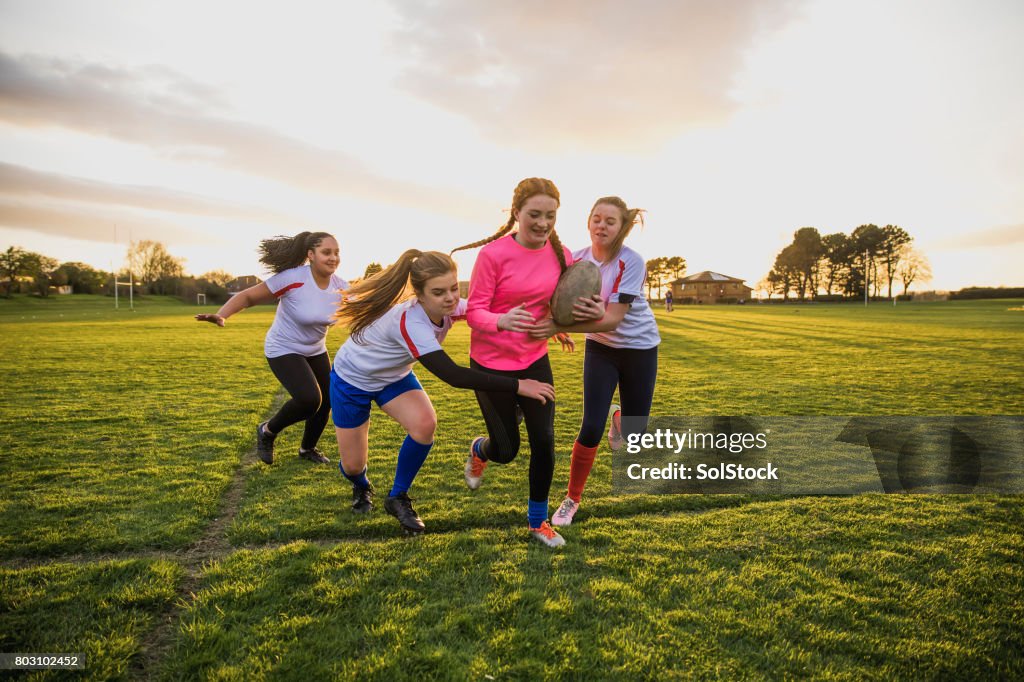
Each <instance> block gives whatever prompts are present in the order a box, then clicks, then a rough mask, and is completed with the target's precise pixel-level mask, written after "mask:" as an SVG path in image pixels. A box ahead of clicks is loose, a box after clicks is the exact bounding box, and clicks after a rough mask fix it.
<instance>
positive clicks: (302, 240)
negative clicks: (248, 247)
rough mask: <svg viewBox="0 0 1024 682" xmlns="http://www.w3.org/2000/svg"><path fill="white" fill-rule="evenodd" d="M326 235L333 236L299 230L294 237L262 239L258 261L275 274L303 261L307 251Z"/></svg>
mask: <svg viewBox="0 0 1024 682" xmlns="http://www.w3.org/2000/svg"><path fill="white" fill-rule="evenodd" d="M327 237H330V238H331V239H333V238H334V237H333V235H331V234H330V233H328V232H300V233H298V234H297V235H295V236H294V237H285V236H278V237H271V238H270V239H264V240H263V241H261V242H260V247H259V252H260V262H261V263H263V264H264V265H266V266H267V267H268V268H270V270H271V271H272V272H273V273H275V274H276V273H278V272H283V271H284V270H287V269H289V268H294V267H297V266H299V265H302V264H303V263H305V262H306V259H307V255H308V254H309V252H310V251H311V250H314V249H316V247H318V246H320V242H322V241H323V240H324V239H325V238H327Z"/></svg>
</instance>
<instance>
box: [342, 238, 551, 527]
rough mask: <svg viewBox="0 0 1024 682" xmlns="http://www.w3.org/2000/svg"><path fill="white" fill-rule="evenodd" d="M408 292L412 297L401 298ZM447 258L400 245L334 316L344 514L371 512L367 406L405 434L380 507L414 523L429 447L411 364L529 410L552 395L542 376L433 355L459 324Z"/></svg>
mask: <svg viewBox="0 0 1024 682" xmlns="http://www.w3.org/2000/svg"><path fill="white" fill-rule="evenodd" d="M409 286H411V287H412V291H413V293H414V294H415V297H414V298H412V299H411V300H407V301H401V299H403V298H405V297H406V296H407V291H408V287H409ZM465 311H466V304H465V301H460V300H459V281H458V274H457V272H456V266H455V262H454V261H453V260H452V259H451V258H450V257H449V256H447V255H445V254H443V253H438V252H436V251H427V252H425V253H421V252H420V251H417V250H415V249H410V250H409V251H406V252H405V253H403V254H402V256H401V258H399V259H398V262H396V263H395V264H394V265H392V266H390V267H388V268H387V269H386V270H383V271H381V272H379V273H377V274H376V275H374V276H373V277H371V278H369V279H366V280H363V281H362V282H359V283H358V284H356V285H355V286H353V287H352V288H351V289H350V290H349V292H348V295H347V296H346V298H345V302H344V303H342V305H341V307H340V309H339V310H338V319H340V320H342V321H344V322H347V323H348V324H349V326H350V328H351V336H350V337H349V339H348V340H347V341H346V342H345V344H344V345H343V346H342V347H341V349H340V350H339V351H338V354H337V356H335V358H334V369H333V371H331V373H330V374H331V405H332V406H333V415H334V425H335V427H337V428H336V431H337V434H338V452H339V455H340V462H339V469H340V470H341V473H342V474H343V475H344V476H345V478H347V479H348V480H349V481H351V483H352V509H353V510H354V511H356V512H361V513H365V512H368V511H370V509H371V508H372V507H373V486H371V485H370V481H369V480H368V479H367V477H366V461H367V453H368V449H369V428H370V422H369V417H370V407H371V403H372V402H376V403H377V405H379V406H380V409H381V410H382V411H383V412H384V413H385V414H387V415H388V416H390V417H391V418H392V419H394V420H395V421H397V422H398V423H399V424H400V425H401V427H402V428H403V429H405V431H406V433H407V434H408V435H407V436H406V437H405V441H404V442H403V443H402V446H401V448H400V449H399V451H398V463H397V465H396V467H395V478H394V482H393V483H392V486H391V490H390V492H389V493H388V496H387V497H386V498H385V499H384V509H385V511H387V512H388V513H389V514H391V515H392V516H394V517H395V518H397V519H398V522H399V524H400V525H401V526H402V528H403V529H404V530H405V531H406V532H407V533H410V534H415V533H422V532H423V530H424V525H423V521H422V520H421V519H420V517H419V515H418V514H417V513H416V511H415V510H414V509H413V508H412V501H411V500H410V498H409V495H408V491H409V488H410V487H411V486H412V482H413V479H415V478H416V474H417V473H418V472H419V470H420V467H421V466H423V462H424V461H425V460H426V458H427V454H428V453H429V452H430V448H431V447H432V446H433V444H434V431H435V429H436V428H437V415H436V414H435V413H434V406H433V405H432V404H431V402H430V398H429V397H428V396H427V394H426V392H424V390H423V387H422V386H421V385H420V382H419V380H417V378H416V374H415V373H414V372H413V370H412V367H413V365H414V364H415V363H416V361H419V362H420V363H421V364H422V365H423V366H424V367H426V368H427V369H428V370H429V371H430V372H431V373H433V374H435V375H436V376H437V377H438V378H439V379H441V380H442V381H444V382H446V383H447V384H449V385H451V386H454V387H455V388H471V389H475V390H480V391H488V392H493V393H494V394H495V395H501V396H505V395H507V396H509V397H510V398H512V397H513V396H515V395H517V394H518V395H520V396H523V397H524V398H528V399H529V400H530V401H532V402H535V403H537V404H539V405H543V404H551V402H552V401H553V400H554V399H555V392H554V388H553V387H552V386H551V382H550V380H548V381H547V382H543V381H537V380H534V379H532V378H528V377H523V378H513V377H505V376H495V375H493V374H487V373H485V372H480V371H477V370H474V369H469V368H466V367H460V366H458V365H456V364H455V362H454V361H453V360H452V359H451V358H450V357H449V356H448V354H447V353H445V352H444V351H443V350H442V349H441V344H442V343H443V342H444V339H445V337H446V336H447V334H448V330H449V329H451V327H452V324H453V323H454V322H455V321H457V320H461V319H464V317H465Z"/></svg>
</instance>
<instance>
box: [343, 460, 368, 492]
mask: <svg viewBox="0 0 1024 682" xmlns="http://www.w3.org/2000/svg"><path fill="white" fill-rule="evenodd" d="M338 471H340V472H341V475H342V476H344V477H345V478H347V479H348V480H350V481H352V484H353V485H357V486H359V487H360V488H369V487H370V479H368V478H367V477H366V467H363V470H362V471H360V472H359V473H358V474H347V473H345V467H343V466H342V465H341V462H338Z"/></svg>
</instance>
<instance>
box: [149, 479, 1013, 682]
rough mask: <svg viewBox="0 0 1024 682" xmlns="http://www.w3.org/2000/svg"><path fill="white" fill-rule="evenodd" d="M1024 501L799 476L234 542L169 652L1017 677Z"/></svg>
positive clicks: (519, 670) (639, 669)
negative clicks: (836, 486)
mask: <svg viewBox="0 0 1024 682" xmlns="http://www.w3.org/2000/svg"><path fill="white" fill-rule="evenodd" d="M1022 522H1024V513H1022V509H1021V506H1020V505H1019V503H1018V502H1017V501H1016V500H1006V499H997V498H969V497H961V498H953V499H942V498H930V497H929V498H911V497H907V496H891V497H883V496H866V497H861V498H857V499H855V500H847V499H813V498H798V499H793V500H787V501H784V502H773V503H752V504H749V505H747V506H745V507H744V508H742V509H727V510H719V511H714V512H709V513H706V514H686V513H670V514H664V515H662V514H640V515H630V516H623V517H618V518H616V517H612V518H605V519H602V520H601V521H600V522H596V521H591V522H590V523H587V524H583V525H580V526H579V527H578V528H576V527H574V528H571V529H569V531H568V532H567V535H569V537H570V544H569V545H567V547H566V548H565V551H563V552H558V553H551V552H549V551H547V550H545V549H543V548H541V547H539V546H533V545H528V544H526V543H524V542H522V538H521V534H520V533H517V532H515V531H514V530H507V529H506V530H497V529H471V530H465V531H463V532H459V533H445V534H436V535H428V536H425V537H424V538H422V539H418V540H415V541H405V540H400V539H393V540H387V541H383V542H372V543H342V544H339V545H335V546H332V547H319V546H316V545H310V544H305V543H302V542H299V543H295V544H291V545H287V546H285V547H281V548H279V549H275V550H254V551H242V552H237V553H235V554H233V555H232V556H231V557H229V558H227V559H225V560H224V561H223V562H220V563H218V564H217V565H215V566H212V567H211V568H210V569H209V570H208V571H207V573H206V575H205V581H206V588H205V589H204V590H203V591H202V592H201V593H199V594H198V595H197V597H196V600H195V601H194V603H193V604H192V605H191V606H190V608H189V609H188V610H187V612H186V613H185V614H184V616H183V618H182V625H181V634H180V639H179V643H178V649H177V650H176V651H175V652H174V654H173V656H171V657H170V661H171V662H170V664H169V666H168V670H167V672H168V674H169V675H170V676H173V677H179V676H180V677H190V678H191V677H197V676H211V677H216V678H221V679H251V678H253V677H261V676H263V675H272V676H275V677H276V676H280V677H282V678H286V679H294V678H300V677H302V678H307V679H309V678H312V679H319V678H327V677H333V676H342V677H356V676H359V677H364V676H365V677H371V678H378V679H420V678H422V677H423V676H425V675H430V674H433V673H436V672H437V671H439V670H442V671H450V672H451V675H452V677H471V678H477V679H479V678H482V677H483V676H484V675H491V676H493V677H495V678H496V679H538V678H551V677H554V678H558V677H564V676H578V677H580V678H607V677H631V678H635V677H652V678H653V677H657V678H661V677H663V676H664V675H672V674H675V675H678V676H680V677H691V676H697V677H716V676H725V677H730V678H732V677H743V676H765V677H802V676H805V675H807V674H809V673H813V674H818V675H825V676H828V675H840V674H841V675H845V676H850V677H873V676H878V677H883V678H887V679H891V678H893V677H902V678H911V677H921V676H924V677H940V678H955V679H964V678H972V677H973V678H981V677H984V676H986V675H987V674H993V673H994V674H997V675H1002V676H1005V677H1014V676H1017V675H1020V674H1022V673H1024V667H1022V665H1021V663H1022V662H1021V659H1020V658H1019V652H1020V647H1021V646H1024V635H1022V633H1021V630H1020V628H1019V623H1020V620H1021V618H1022V617H1024V605H1022V604H1021V602H1020V601H1019V599H1018V600H1017V601H1015V602H1014V601H1011V602H1009V603H1007V602H1006V601H1004V599H1003V597H1004V596H1005V595H1006V594H1007V590H1008V589H1009V590H1018V592H1017V596H1018V598H1019V588H1020V585H1021V583H1022V580H1024V568H1022V565H1021V564H1020V562H1019V561H1017V560H1016V559H1017V558H1019V555H1020V551H1021V550H1022V549H1024V545H1022V542H1024V538H1022V535H1021V528H1022V527H1024V523H1022ZM1009 586H1016V587H1015V588H1011V587H1009Z"/></svg>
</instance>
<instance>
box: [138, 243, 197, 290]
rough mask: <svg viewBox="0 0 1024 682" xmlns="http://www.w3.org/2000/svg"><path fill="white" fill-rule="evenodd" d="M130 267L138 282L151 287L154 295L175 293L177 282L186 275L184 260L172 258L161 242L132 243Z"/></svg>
mask: <svg viewBox="0 0 1024 682" xmlns="http://www.w3.org/2000/svg"><path fill="white" fill-rule="evenodd" d="M128 265H129V267H130V268H131V271H132V273H133V274H134V275H135V276H136V277H137V279H138V281H140V282H141V283H143V284H147V285H149V289H150V291H151V292H153V293H154V294H170V293H173V292H174V288H175V286H176V284H177V280H178V279H179V278H181V277H182V276H183V275H184V273H185V265H184V260H183V259H181V258H176V257H175V256H172V255H171V254H170V253H168V251H167V247H166V246H164V245H163V244H162V243H161V242H154V241H149V240H143V241H139V242H132V243H131V246H130V247H129V248H128Z"/></svg>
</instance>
